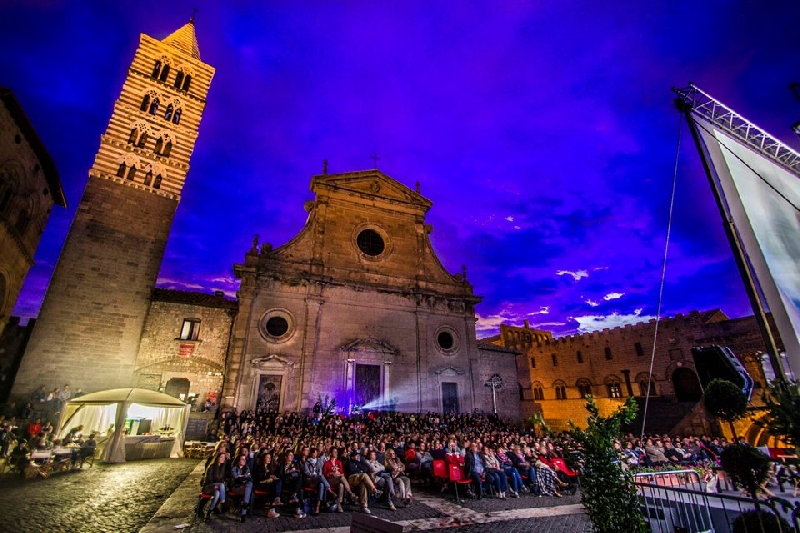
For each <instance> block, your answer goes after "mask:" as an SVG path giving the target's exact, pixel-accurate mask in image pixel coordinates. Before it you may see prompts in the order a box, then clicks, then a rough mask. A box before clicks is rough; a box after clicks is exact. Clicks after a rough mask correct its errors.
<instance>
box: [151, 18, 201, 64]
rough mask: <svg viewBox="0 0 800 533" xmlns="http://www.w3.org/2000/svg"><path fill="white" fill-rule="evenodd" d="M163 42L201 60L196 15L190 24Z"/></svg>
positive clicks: (190, 20)
mask: <svg viewBox="0 0 800 533" xmlns="http://www.w3.org/2000/svg"><path fill="white" fill-rule="evenodd" d="M161 42H162V43H164V44H168V45H170V46H174V47H175V48H177V49H178V50H180V51H181V52H185V53H187V54H189V55H190V56H192V57H193V58H195V59H200V48H198V46H197V36H195V33H194V15H193V16H192V18H191V19H189V22H187V23H186V24H184V25H183V26H181V27H180V28H178V29H177V30H175V31H174V32H172V33H171V34H169V35H168V36H167V37H166V38H165V39H164V40H163V41H161Z"/></svg>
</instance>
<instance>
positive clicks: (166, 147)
mask: <svg viewBox="0 0 800 533" xmlns="http://www.w3.org/2000/svg"><path fill="white" fill-rule="evenodd" d="M171 151H172V141H167V144H165V145H164V152H163V153H162V154H161V155H163V156H164V157H169V153H170V152H171Z"/></svg>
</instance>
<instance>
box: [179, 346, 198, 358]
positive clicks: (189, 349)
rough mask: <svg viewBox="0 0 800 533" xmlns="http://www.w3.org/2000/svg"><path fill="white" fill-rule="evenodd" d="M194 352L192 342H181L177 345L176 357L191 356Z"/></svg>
mask: <svg viewBox="0 0 800 533" xmlns="http://www.w3.org/2000/svg"><path fill="white" fill-rule="evenodd" d="M193 352H194V344H189V343H187V344H181V345H179V346H178V357H191V355H192V353H193Z"/></svg>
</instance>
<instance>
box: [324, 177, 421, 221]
mask: <svg viewBox="0 0 800 533" xmlns="http://www.w3.org/2000/svg"><path fill="white" fill-rule="evenodd" d="M311 190H312V191H314V192H315V193H317V194H320V193H321V192H323V191H327V192H328V193H329V194H335V195H348V194H350V195H354V196H357V197H361V198H369V197H371V198H374V199H375V200H384V201H389V202H401V203H404V204H410V205H414V206H418V207H420V208H422V209H424V210H425V211H427V210H428V209H429V208H430V206H431V201H430V200H428V199H427V198H425V197H424V196H422V195H421V194H419V193H418V192H416V191H414V190H412V189H409V188H408V187H406V186H405V185H403V184H402V183H400V182H398V181H397V180H395V179H393V178H391V177H389V176H387V175H386V174H384V173H383V172H380V171H379V170H364V171H360V172H347V173H345V174H319V175H317V176H314V177H313V178H312V180H311Z"/></svg>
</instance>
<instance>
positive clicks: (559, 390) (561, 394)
mask: <svg viewBox="0 0 800 533" xmlns="http://www.w3.org/2000/svg"><path fill="white" fill-rule="evenodd" d="M553 388H554V389H555V390H556V400H566V399H567V384H566V383H564V382H563V381H561V380H559V381H556V382H555V383H553Z"/></svg>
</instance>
